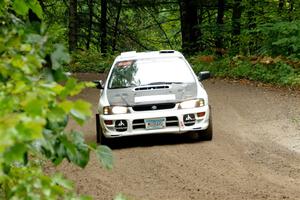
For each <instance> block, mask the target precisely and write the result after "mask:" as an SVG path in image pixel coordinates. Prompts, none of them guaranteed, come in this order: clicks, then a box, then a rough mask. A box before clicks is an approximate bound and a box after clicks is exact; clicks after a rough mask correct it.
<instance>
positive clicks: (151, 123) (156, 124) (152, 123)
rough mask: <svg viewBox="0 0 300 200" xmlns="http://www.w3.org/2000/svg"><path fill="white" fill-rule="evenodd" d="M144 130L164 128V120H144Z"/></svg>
mask: <svg viewBox="0 0 300 200" xmlns="http://www.w3.org/2000/svg"><path fill="white" fill-rule="evenodd" d="M145 126H146V129H148V130H150V129H161V128H165V127H166V118H155V119H145Z"/></svg>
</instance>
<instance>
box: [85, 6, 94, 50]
mask: <svg viewBox="0 0 300 200" xmlns="http://www.w3.org/2000/svg"><path fill="white" fill-rule="evenodd" d="M88 7H89V22H88V37H87V41H86V49H90V43H91V39H92V26H93V0H88Z"/></svg>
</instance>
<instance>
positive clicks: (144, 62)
mask: <svg viewBox="0 0 300 200" xmlns="http://www.w3.org/2000/svg"><path fill="white" fill-rule="evenodd" d="M191 82H195V79H194V76H193V74H192V72H191V70H190V69H189V67H188V66H187V64H186V62H185V61H184V60H183V59H181V58H156V59H141V60H128V61H121V62H118V63H116V64H115V66H114V68H113V71H112V74H111V76H110V78H109V83H108V88H110V89H113V88H126V87H136V86H143V85H149V84H150V85H155V84H176V83H191Z"/></svg>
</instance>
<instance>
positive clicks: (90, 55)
mask: <svg viewBox="0 0 300 200" xmlns="http://www.w3.org/2000/svg"><path fill="white" fill-rule="evenodd" d="M114 58H115V56H114V55H107V56H103V55H101V53H98V52H94V51H92V50H90V51H79V50H78V51H76V52H74V53H73V54H72V61H71V62H70V64H69V65H67V66H65V69H66V70H68V71H71V72H105V71H106V70H108V69H109V68H110V67H111V65H112V63H113V61H114Z"/></svg>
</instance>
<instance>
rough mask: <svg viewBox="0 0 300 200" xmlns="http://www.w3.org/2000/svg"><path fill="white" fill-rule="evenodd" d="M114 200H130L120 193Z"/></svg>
mask: <svg viewBox="0 0 300 200" xmlns="http://www.w3.org/2000/svg"><path fill="white" fill-rule="evenodd" d="M114 200H129V199H128V198H127V197H126V196H125V195H123V194H121V193H120V194H118V195H117V196H116V197H115V198H114Z"/></svg>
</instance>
